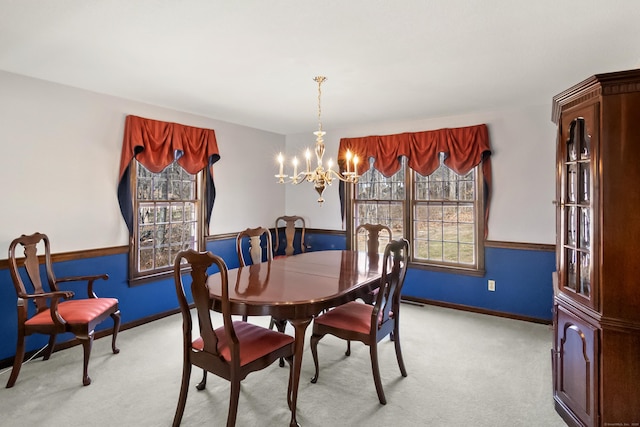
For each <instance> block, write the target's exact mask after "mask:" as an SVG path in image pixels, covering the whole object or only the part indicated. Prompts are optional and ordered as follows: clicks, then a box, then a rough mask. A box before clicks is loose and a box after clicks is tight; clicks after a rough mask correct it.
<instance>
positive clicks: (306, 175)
mask: <svg viewBox="0 0 640 427" xmlns="http://www.w3.org/2000/svg"><path fill="white" fill-rule="evenodd" d="M313 80H314V81H316V82H317V83H318V130H317V131H315V132H314V133H313V134H314V135H315V136H316V145H315V152H316V160H317V163H318V165H317V166H316V168H315V169H313V170H312V169H311V151H310V150H309V149H308V148H307V150H306V152H305V159H306V170H303V171H301V172H298V158H297V157H294V158H293V161H292V164H293V175H291V176H288V175H284V162H285V159H284V156H283V155H282V153H280V154H278V162H279V163H280V173H278V175H276V178H278V183H280V184H286V183H291V184H300V183H301V182H305V181H306V182H311V183H313V187H314V188H315V189H316V192H317V193H318V195H319V196H320V197H319V198H318V203H319V204H321V205H322V202H324V199H323V198H322V193H323V192H324V189H325V188H326V186H327V185H331V182H332V181H333V180H334V179H338V180H340V181H344V182H348V183H357V182H358V178H359V176H358V156H355V155H352V154H351V151H349V150H347V153H346V170H345V171H344V172H342V173H340V172H339V171H334V170H333V169H331V167H332V166H333V161H332V160H331V159H329V161H328V162H327V168H326V169H325V168H324V166H323V164H322V157H323V156H324V140H323V139H322V137H323V136H324V135H325V134H326V132H324V131H323V130H322V121H321V119H320V117H321V114H322V109H321V107H320V101H321V97H322V83H324V82H325V81H326V80H327V78H326V77H323V76H317V77H314V79H313ZM352 166H353V168H352Z"/></svg>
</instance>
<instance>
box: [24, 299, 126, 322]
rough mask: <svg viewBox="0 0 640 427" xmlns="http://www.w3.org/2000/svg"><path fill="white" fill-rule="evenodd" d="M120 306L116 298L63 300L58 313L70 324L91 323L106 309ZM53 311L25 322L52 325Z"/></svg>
mask: <svg viewBox="0 0 640 427" xmlns="http://www.w3.org/2000/svg"><path fill="white" fill-rule="evenodd" d="M117 306H118V300H117V299H115V298H91V299H79V300H71V301H63V302H61V303H59V304H58V314H59V315H60V317H62V319H64V321H66V322H67V323H69V324H79V323H89V322H91V321H92V320H94V319H96V318H97V317H99V316H100V315H101V314H103V313H104V312H105V311H108V310H109V309H111V308H113V307H117ZM52 324H53V319H51V311H50V310H44V311H41V312H40V313H37V314H36V315H34V316H33V317H32V318H30V319H29V320H27V321H26V322H25V325H29V326H32V325H52Z"/></svg>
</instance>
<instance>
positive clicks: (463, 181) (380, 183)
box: [351, 153, 484, 271]
mask: <svg viewBox="0 0 640 427" xmlns="http://www.w3.org/2000/svg"><path fill="white" fill-rule="evenodd" d="M443 162H444V153H440V165H439V166H438V167H437V169H436V170H435V171H434V172H433V173H431V174H430V175H427V176H424V175H421V174H419V173H418V172H416V171H413V170H412V169H411V168H410V167H408V166H407V159H406V157H402V159H401V164H402V166H401V168H400V170H399V171H398V172H396V173H395V174H394V175H392V176H391V177H385V176H384V175H383V174H382V173H380V172H379V171H377V170H376V169H374V159H373V158H371V159H370V166H371V167H370V168H369V169H368V170H367V171H366V172H365V173H363V174H362V176H361V178H360V180H359V182H358V184H356V185H355V193H354V195H353V198H352V204H353V205H352V210H351V211H352V213H353V214H352V218H351V219H352V223H351V230H355V228H356V227H357V226H358V225H359V224H364V223H373V224H376V223H379V224H385V225H387V226H388V227H390V228H391V230H392V232H393V237H394V238H398V237H400V236H404V237H406V238H407V239H408V240H409V241H410V242H411V244H412V254H411V261H412V262H413V263H414V264H418V265H428V266H434V267H442V268H455V269H462V270H469V271H481V270H483V269H484V255H483V238H482V236H484V233H483V230H484V222H483V219H484V216H483V212H484V206H483V191H482V186H481V185H478V183H479V182H482V168H481V167H480V166H475V167H473V168H472V169H471V170H470V171H469V172H468V173H466V174H464V175H459V174H457V173H455V172H454V171H453V170H451V169H450V168H448V167H447V166H445V164H444V163H443Z"/></svg>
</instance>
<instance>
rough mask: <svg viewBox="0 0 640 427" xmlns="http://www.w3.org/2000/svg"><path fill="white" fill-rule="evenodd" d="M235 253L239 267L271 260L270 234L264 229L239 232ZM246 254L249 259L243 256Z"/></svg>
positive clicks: (258, 228)
mask: <svg viewBox="0 0 640 427" xmlns="http://www.w3.org/2000/svg"><path fill="white" fill-rule="evenodd" d="M247 244H248V246H247ZM236 252H237V253H238V263H239V265H240V267H244V266H246V265H250V264H257V263H260V262H264V261H270V260H272V259H273V245H272V243H271V232H270V231H269V230H268V229H266V228H264V227H256V228H247V229H246V230H243V231H241V232H240V233H238V235H237V236H236ZM247 253H248V254H249V257H246V256H245V255H246V254H247Z"/></svg>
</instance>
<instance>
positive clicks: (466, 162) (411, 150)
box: [338, 124, 491, 237]
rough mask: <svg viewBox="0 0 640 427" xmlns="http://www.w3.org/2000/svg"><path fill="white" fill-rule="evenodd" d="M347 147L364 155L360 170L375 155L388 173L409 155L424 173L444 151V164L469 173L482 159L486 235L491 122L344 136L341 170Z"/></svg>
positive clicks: (413, 165)
mask: <svg viewBox="0 0 640 427" xmlns="http://www.w3.org/2000/svg"><path fill="white" fill-rule="evenodd" d="M347 150H350V151H351V153H353V154H354V155H357V156H358V158H359V159H360V161H359V163H358V174H362V173H364V172H366V171H367V170H369V158H370V157H373V158H374V159H375V161H374V164H373V167H375V168H376V169H377V170H378V171H380V172H381V173H382V174H383V175H384V176H386V177H390V176H392V175H393V174H394V173H396V172H398V171H399V170H400V167H401V163H400V158H401V156H406V157H407V163H408V165H409V167H410V168H411V169H413V170H415V171H416V172H418V173H420V174H421V175H430V174H432V173H433V172H434V171H435V170H436V169H437V168H438V166H440V153H445V160H444V164H445V165H446V166H447V167H448V168H450V169H452V170H453V171H454V172H456V173H458V174H460V175H464V174H466V173H468V172H469V171H470V170H471V169H473V168H474V167H475V166H477V165H479V164H480V162H482V173H483V176H484V185H485V237H486V234H487V232H488V227H487V225H488V220H489V201H490V195H491V158H490V156H491V147H490V146H489V132H488V130H487V125H485V124H481V125H476V126H468V127H462V128H453V129H438V130H432V131H423V132H407V133H400V134H396V135H382V136H366V137H359V138H342V139H341V140H340V147H339V149H338V164H339V165H340V170H341V171H344V170H345V168H344V166H345V160H346V153H347Z"/></svg>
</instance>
